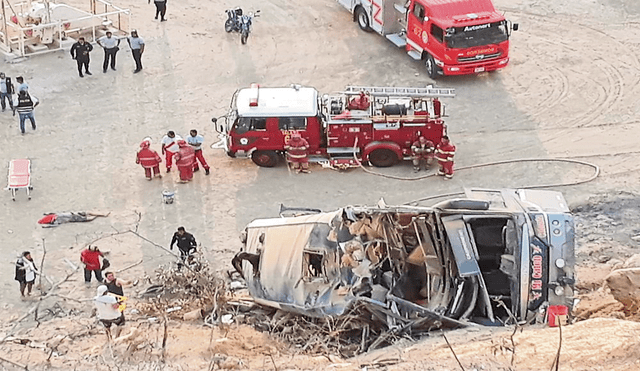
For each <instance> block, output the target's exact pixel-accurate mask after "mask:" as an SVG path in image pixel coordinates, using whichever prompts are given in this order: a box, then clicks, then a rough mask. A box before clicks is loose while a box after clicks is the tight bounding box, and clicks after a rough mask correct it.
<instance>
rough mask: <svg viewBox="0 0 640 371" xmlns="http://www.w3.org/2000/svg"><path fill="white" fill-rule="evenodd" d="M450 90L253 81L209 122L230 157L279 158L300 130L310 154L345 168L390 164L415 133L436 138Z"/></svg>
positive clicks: (261, 162) (442, 129)
mask: <svg viewBox="0 0 640 371" xmlns="http://www.w3.org/2000/svg"><path fill="white" fill-rule="evenodd" d="M453 96H454V91H453V89H448V88H433V87H426V88H397V87H366V86H349V87H347V88H346V89H345V91H343V92H340V93H337V94H333V95H328V94H325V95H323V96H321V97H320V96H319V94H318V92H317V90H316V89H314V88H311V87H303V86H300V85H292V86H290V87H280V88H262V87H259V86H258V85H255V84H254V85H252V86H251V87H250V88H245V89H240V90H238V91H236V93H235V94H234V95H233V98H232V101H231V108H230V110H229V112H228V113H227V114H226V115H225V116H223V117H225V119H226V123H225V124H217V119H215V118H214V119H213V120H212V121H213V122H214V123H216V130H217V131H218V132H220V133H221V137H222V141H221V145H220V147H223V148H224V149H225V150H226V152H227V154H228V155H229V156H231V157H237V156H246V157H250V158H251V159H252V160H253V162H254V163H256V164H257V165H258V166H264V167H273V166H275V165H277V163H278V162H279V161H280V158H281V157H282V155H283V154H284V152H285V150H284V146H285V143H286V142H287V140H288V139H289V137H290V135H291V134H292V133H293V132H298V133H300V134H301V136H302V137H303V138H304V139H306V140H307V142H308V143H309V151H308V153H309V156H310V161H316V162H322V163H324V164H327V165H328V166H330V167H334V168H342V169H344V168H347V167H350V166H357V165H358V164H359V162H360V161H366V162H369V163H370V164H372V165H374V166H378V167H387V166H392V165H394V164H395V163H397V162H398V161H399V160H402V159H405V158H406V159H408V158H409V156H410V154H411V153H410V152H411V144H412V143H413V142H415V141H416V140H417V139H418V138H419V137H420V136H424V137H425V138H427V139H428V140H430V141H432V142H433V143H439V142H440V140H441V138H442V136H443V135H445V134H446V126H445V124H444V121H443V120H442V117H443V116H444V112H445V107H444V104H443V103H442V102H441V101H440V100H439V98H441V97H453Z"/></svg>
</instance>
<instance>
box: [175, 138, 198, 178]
mask: <svg viewBox="0 0 640 371" xmlns="http://www.w3.org/2000/svg"><path fill="white" fill-rule="evenodd" d="M178 147H180V149H179V150H178V152H177V153H176V154H175V155H173V158H174V159H175V160H176V165H177V166H178V171H179V172H180V181H181V182H182V183H186V182H188V181H190V180H191V179H193V167H194V166H195V162H196V152H195V151H194V149H193V148H192V147H191V146H189V145H188V144H187V142H186V141H184V140H182V139H181V140H179V141H178Z"/></svg>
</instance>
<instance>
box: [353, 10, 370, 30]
mask: <svg viewBox="0 0 640 371" xmlns="http://www.w3.org/2000/svg"><path fill="white" fill-rule="evenodd" d="M356 20H357V21H358V26H360V29H362V31H367V32H371V27H369V16H368V15H367V12H366V11H365V10H364V8H363V7H361V6H360V7H358V9H356Z"/></svg>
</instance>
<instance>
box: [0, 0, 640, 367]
mask: <svg viewBox="0 0 640 371" xmlns="http://www.w3.org/2000/svg"><path fill="white" fill-rule="evenodd" d="M77 3H78V4H82V3H83V2H80V1H77ZM236 3H237V2H224V1H219V0H214V1H209V2H201V1H194V0H187V1H183V2H180V3H177V2H175V3H172V2H170V3H169V4H168V12H167V17H168V21H167V22H163V23H160V22H157V21H154V20H153V14H154V8H153V5H152V4H144V2H133V1H130V0H124V1H119V2H117V4H118V5H121V6H124V7H129V8H130V9H131V10H132V11H133V16H132V20H133V27H134V28H136V29H138V31H139V34H140V36H141V37H143V38H144V39H145V40H146V43H147V47H146V50H145V53H144V55H143V65H144V70H143V72H142V73H140V74H135V75H134V74H133V69H134V65H133V60H132V58H131V53H130V51H129V48H128V47H127V46H124V45H125V44H121V49H122V50H121V51H120V52H119V54H118V64H117V68H118V70H117V71H116V72H113V71H109V72H108V73H106V74H103V73H101V72H102V71H101V62H102V51H101V50H99V48H96V49H95V50H94V51H93V53H92V62H91V66H92V70H93V72H94V74H93V76H88V77H85V78H84V79H80V78H79V77H78V76H77V73H76V70H75V61H73V60H72V59H71V57H70V55H69V53H68V51H65V52H62V51H60V52H56V53H53V54H49V55H44V56H38V57H33V58H29V59H28V60H26V61H24V62H20V63H16V64H8V63H6V64H4V65H3V66H2V68H1V70H2V71H4V72H5V73H6V74H7V76H11V77H15V76H18V75H22V76H24V77H25V79H26V81H27V82H28V83H29V84H30V86H31V89H30V90H31V92H32V94H34V95H35V96H37V97H38V98H39V99H40V100H41V104H40V105H39V106H38V108H36V119H37V122H38V129H37V130H36V131H35V132H33V131H31V130H30V129H28V131H27V134H26V135H24V136H21V135H20V133H19V129H18V121H17V117H12V116H11V113H10V112H9V111H7V112H4V113H1V114H0V122H2V124H3V125H2V128H0V134H1V135H0V148H2V150H1V151H0V154H1V155H0V157H1V158H0V160H1V161H2V163H4V164H6V163H7V162H8V161H9V160H10V159H15V158H24V157H27V158H30V159H31V160H32V173H33V178H32V183H33V186H34V188H35V190H34V192H33V199H32V200H31V201H27V200H26V197H24V194H20V195H19V197H18V199H17V201H15V202H13V201H11V199H10V197H9V195H8V193H7V194H5V195H4V197H2V198H0V205H2V206H1V207H2V212H1V213H0V225H2V229H1V230H0V235H2V236H3V238H2V242H3V243H2V246H1V247H0V252H1V253H2V257H3V258H2V260H3V265H4V267H5V272H7V273H5V274H4V275H2V276H0V290H1V292H2V298H3V300H2V303H3V304H2V305H3V307H2V308H1V310H2V313H3V316H2V318H5V319H10V318H12V317H13V318H15V317H16V316H18V315H19V314H20V313H21V312H24V311H25V310H26V309H27V308H28V307H29V306H30V302H22V301H20V300H19V297H18V295H17V293H18V289H17V283H16V282H15V281H13V275H12V269H13V268H12V264H13V262H14V261H15V256H16V254H18V253H19V252H21V251H23V250H26V249H29V250H31V251H32V253H33V255H34V257H35V259H36V260H37V261H39V259H40V258H41V257H42V243H43V239H44V240H45V241H46V246H47V251H48V252H47V265H46V269H47V272H48V273H49V274H50V275H51V276H52V277H53V278H54V279H55V278H58V279H59V278H60V277H62V276H63V273H62V271H63V270H64V269H65V268H67V267H66V264H65V263H64V261H63V258H68V259H70V260H72V261H74V262H78V258H79V251H80V248H82V247H83V246H84V245H85V244H86V243H89V242H91V241H94V240H96V239H100V238H102V237H105V236H108V235H110V234H114V233H119V232H124V231H127V230H129V229H134V230H137V231H138V232H139V233H140V234H141V235H143V236H145V237H146V238H148V239H150V240H152V241H155V242H157V243H159V244H163V245H168V243H169V241H170V239H171V235H172V234H173V232H174V231H175V229H176V228H177V227H178V226H181V225H182V226H185V228H186V229H187V230H188V231H190V232H192V233H194V235H195V236H196V238H197V239H198V241H199V242H201V243H202V246H203V249H204V251H205V252H206V254H207V257H208V258H209V259H210V260H211V261H213V262H215V264H216V265H217V267H218V268H219V269H228V268H230V265H229V261H230V258H231V256H232V255H233V254H234V253H235V251H237V249H238V248H239V246H240V243H239V240H238V237H237V236H238V233H239V232H240V231H241V230H242V228H243V227H244V225H245V224H246V223H248V222H249V221H250V220H252V219H254V218H258V217H267V216H275V215H276V214H277V211H278V206H279V205H280V204H281V203H283V204H285V205H289V206H304V207H314V208H321V209H324V210H330V209H333V208H337V207H340V206H343V205H346V204H372V203H375V202H376V201H377V200H378V199H380V198H381V197H384V198H385V200H386V201H387V203H389V204H393V203H403V202H407V201H411V200H415V199H417V198H420V197H424V196H428V195H436V194H441V193H451V192H456V191H460V190H462V188H463V187H471V186H474V187H522V186H528V185H532V184H549V183H558V182H572V181H576V180H580V179H586V178H588V177H589V176H590V174H591V173H590V170H589V169H588V168H586V167H582V166H576V165H562V164H557V163H547V162H541V163H526V164H510V165H502V166H497V167H492V168H482V169H474V170H466V171H464V170H463V171H459V172H458V173H457V174H456V176H455V178H454V179H453V180H452V181H450V182H444V181H442V179H439V178H429V179H426V180H420V181H397V180H391V179H387V178H384V177H376V176H372V175H369V174H366V173H364V172H362V171H361V170H358V169H355V170H350V171H347V172H335V171H332V170H325V169H321V168H319V167H314V168H313V169H312V174H310V175H305V176H302V175H300V176H298V175H295V174H291V173H289V172H288V171H287V168H286V167H285V166H279V167H277V168H274V169H263V168H257V167H256V166H255V165H254V164H253V163H252V162H251V161H250V160H240V159H230V158H228V157H226V155H225V154H224V153H223V152H222V151H220V150H214V149H211V148H209V145H210V144H213V143H214V142H215V141H216V140H217V138H216V133H215V131H214V129H213V127H212V125H211V122H210V119H211V117H213V116H218V115H221V114H224V113H225V111H226V109H227V107H228V104H229V101H230V98H231V95H232V93H233V92H234V91H235V90H236V89H237V88H239V87H243V86H247V85H249V84H250V83H253V82H259V83H261V84H262V85H264V86H283V85H287V84H289V83H300V84H304V85H310V86H314V87H316V88H317V89H318V90H319V91H320V92H334V91H339V90H340V89H342V88H343V87H344V86H346V85H349V84H353V85H358V84H361V85H380V86H382V85H391V86H424V85H426V84H431V83H434V82H433V81H432V80H430V79H429V78H428V77H427V74H426V71H425V69H424V66H423V65H422V64H421V63H419V62H416V61H413V60H412V59H411V58H408V57H407V56H406V54H405V53H404V52H403V51H402V50H401V49H397V48H396V47H395V46H394V45H393V44H391V43H389V42H388V41H386V40H385V39H384V38H382V37H379V36H377V35H375V34H369V33H364V32H362V31H360V30H359V29H358V27H357V25H356V24H355V23H353V22H351V18H350V17H351V16H350V14H349V13H348V12H347V11H346V10H344V9H342V8H341V7H340V6H339V5H338V4H337V3H336V2H335V1H332V0H326V1H320V2H318V1H309V0H303V1H293V0H271V1H258V0H249V1H245V2H242V6H243V8H244V9H245V10H255V9H261V10H262V16H261V17H260V18H257V19H256V20H255V22H254V32H253V33H252V34H251V36H250V38H249V41H248V44H247V45H241V44H240V40H239V35H237V34H226V33H225V32H224V30H223V22H224V17H225V15H224V9H226V8H228V7H230V6H232V5H236ZM495 4H496V7H497V8H499V9H501V10H504V11H505V12H506V14H507V16H508V18H509V19H511V20H513V21H515V22H518V23H520V26H521V27H520V31H518V32H516V33H514V35H513V37H512V59H511V64H510V65H509V67H507V68H506V69H505V70H503V71H500V72H497V73H492V74H482V75H478V76H466V77H455V78H445V79H441V80H439V81H437V84H438V85H439V86H445V87H454V88H456V92H457V96H456V98H454V99H452V100H448V101H446V103H447V104H448V105H449V106H448V113H449V115H450V117H449V118H448V120H447V123H448V126H449V133H450V136H451V138H452V140H453V142H454V143H455V144H456V145H457V147H458V152H457V155H456V165H457V166H459V167H463V166H469V165H474V164H479V163H486V162H490V161H497V160H507V159H518V158H571V159H579V160H583V161H589V162H592V163H595V164H597V165H599V166H600V168H601V170H602V172H601V175H600V177H599V178H598V179H596V180H595V181H593V182H590V183H587V184H583V185H579V186H573V187H562V188H557V189H559V190H561V191H563V192H564V194H565V196H566V198H567V199H568V200H569V202H570V204H571V205H573V206H576V205H580V204H585V203H587V202H588V200H589V198H590V197H591V196H594V195H597V196H599V197H612V198H615V197H616V195H617V194H618V192H620V191H625V192H629V193H631V194H633V195H635V194H637V193H638V192H639V191H640V190H639V189H638V187H639V184H640V182H639V180H640V179H639V178H640V177H639V174H640V173H639V172H638V169H639V164H640V162H639V161H638V159H637V158H638V156H637V155H638V149H637V144H636V143H637V138H638V135H639V134H640V120H639V119H638V117H639V114H638V108H637V96H638V93H639V89H640V88H638V81H639V80H640V73H639V70H640V62H639V61H638V58H637V57H636V55H637V54H638V51H639V49H640V23H639V22H640V5H638V4H632V3H630V2H628V1H619V0H610V1H606V0H598V1H588V0H578V1H567V0H561V1H550V0H537V1H533V0H529V1H525V0H521V1H506V0H497V1H495ZM192 128H196V129H198V130H199V131H200V132H201V133H202V134H204V136H205V137H206V143H207V144H208V145H207V147H206V148H205V156H206V158H207V160H208V161H209V162H210V164H211V165H212V173H211V175H210V176H208V177H207V176H205V175H204V174H203V173H202V172H201V173H196V176H195V180H194V181H193V182H192V183H190V184H186V185H183V184H177V174H175V173H170V174H167V175H165V176H164V178H163V179H162V180H154V181H152V182H148V181H147V180H145V179H144V176H143V171H142V169H141V168H140V167H139V166H138V165H136V164H135V162H134V157H135V153H136V150H137V148H138V144H139V143H140V141H141V139H142V138H144V137H146V136H151V137H152V138H153V144H152V147H153V148H155V149H156V150H159V147H160V146H159V141H160V139H161V137H162V135H163V134H164V133H165V132H166V131H167V130H175V131H176V132H177V133H179V134H181V135H182V136H185V135H188V131H189V129H192ZM410 170H411V166H410V164H403V165H401V166H396V167H393V168H389V169H384V170H382V171H381V172H383V173H385V174H391V175H401V176H409V177H410V176H412V174H411V173H410ZM163 173H164V171H163ZM163 175H164V174H163ZM163 190H175V191H176V202H175V203H174V204H172V205H166V204H163V203H162V197H161V193H162V191H163ZM634 197H635V196H634ZM94 209H97V210H104V211H111V213H112V214H111V215H110V216H109V217H108V218H104V219H98V220H96V221H94V222H91V223H76V224H71V225H63V226H60V227H57V228H52V229H42V228H40V227H39V226H38V225H37V224H36V221H37V220H38V219H39V218H40V217H41V216H42V214H43V213H46V212H60V211H76V210H94ZM622 227H626V226H624V225H623V226H622ZM627 232H629V233H632V231H631V230H630V229H628V230H627ZM629 233H627V234H624V233H623V235H625V236H626V237H627V239H626V240H625V241H624V244H626V245H627V246H629V249H630V250H629V253H634V252H637V251H636V249H637V246H635V245H633V244H634V243H635V242H634V241H630V240H628V235H629ZM587 234H588V233H585V234H584V235H587ZM614 242H615V241H614ZM620 243H623V242H622V241H620ZM98 244H99V246H100V247H101V248H102V249H103V250H110V251H111V254H112V255H111V262H112V264H113V265H114V267H115V268H118V267H124V266H127V265H128V264H131V263H133V262H136V261H138V260H139V259H144V263H143V264H142V265H141V266H140V267H137V268H136V269H134V270H130V271H128V272H127V273H126V276H127V278H132V279H135V278H138V277H142V276H143V275H144V274H151V273H152V272H153V269H154V268H155V267H157V266H158V265H160V264H166V263H168V262H169V261H171V257H170V256H169V255H168V254H166V253H165V252H164V251H162V250H161V249H158V248H157V247H154V246H152V245H151V244H149V243H146V242H144V241H143V240H141V239H139V238H135V237H132V236H131V235H126V234H125V235H119V236H116V237H115V238H107V239H103V240H100V241H98ZM578 249H580V247H578ZM81 281H82V278H81V273H77V274H76V275H75V276H74V277H73V281H71V282H69V283H68V284H66V286H65V290H66V291H65V292H67V293H74V295H84V296H85V297H86V296H91V295H92V291H93V289H90V290H89V289H87V290H85V289H79V290H80V291H81V292H76V291H75V287H77V286H79V285H80V284H81ZM82 290H84V291H82ZM577 368H578V369H579V368H580V367H577Z"/></svg>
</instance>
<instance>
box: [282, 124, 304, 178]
mask: <svg viewBox="0 0 640 371" xmlns="http://www.w3.org/2000/svg"><path fill="white" fill-rule="evenodd" d="M284 149H285V150H286V151H287V162H288V163H289V164H291V167H292V168H293V170H295V171H296V173H300V172H303V173H310V171H309V154H308V150H309V142H307V141H306V140H305V139H304V138H303V137H302V135H300V133H293V134H291V138H290V139H289V140H288V141H287V142H286V143H285V145H284Z"/></svg>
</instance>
